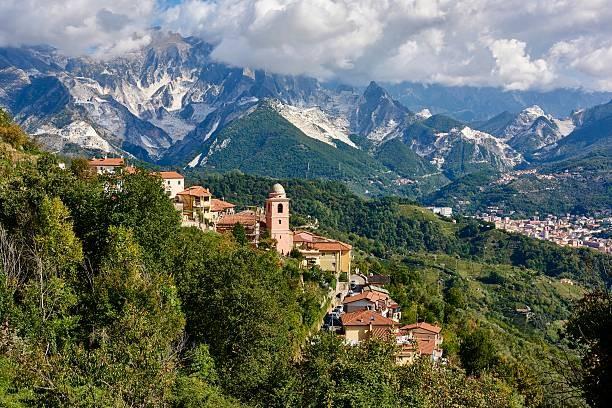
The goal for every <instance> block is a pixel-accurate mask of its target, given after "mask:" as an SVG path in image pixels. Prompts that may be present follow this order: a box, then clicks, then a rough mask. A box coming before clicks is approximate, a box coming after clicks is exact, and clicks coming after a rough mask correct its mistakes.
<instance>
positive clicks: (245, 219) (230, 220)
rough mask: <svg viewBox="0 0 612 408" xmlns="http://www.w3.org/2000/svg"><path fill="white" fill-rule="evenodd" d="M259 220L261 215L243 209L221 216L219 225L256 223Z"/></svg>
mask: <svg viewBox="0 0 612 408" xmlns="http://www.w3.org/2000/svg"><path fill="white" fill-rule="evenodd" d="M258 221H259V217H258V216H257V214H255V213H254V212H253V211H242V212H239V213H237V214H227V215H224V216H222V217H221V218H219V221H217V226H223V225H235V224H242V225H254V224H256V223H257V222H258Z"/></svg>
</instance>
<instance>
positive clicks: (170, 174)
mask: <svg viewBox="0 0 612 408" xmlns="http://www.w3.org/2000/svg"><path fill="white" fill-rule="evenodd" d="M155 174H157V175H158V176H160V177H161V178H162V179H164V180H169V179H175V180H176V179H184V178H185V177H183V175H182V174H181V173H177V172H176V171H160V172H157V173H155Z"/></svg>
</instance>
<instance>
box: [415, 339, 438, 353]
mask: <svg viewBox="0 0 612 408" xmlns="http://www.w3.org/2000/svg"><path fill="white" fill-rule="evenodd" d="M416 343H417V349H418V350H419V353H421V354H427V355H432V354H433V353H434V350H435V349H436V342H435V341H433V340H423V339H416Z"/></svg>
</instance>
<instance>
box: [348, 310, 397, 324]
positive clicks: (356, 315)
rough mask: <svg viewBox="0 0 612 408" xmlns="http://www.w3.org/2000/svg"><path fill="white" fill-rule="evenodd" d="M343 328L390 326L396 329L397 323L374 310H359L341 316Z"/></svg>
mask: <svg viewBox="0 0 612 408" xmlns="http://www.w3.org/2000/svg"><path fill="white" fill-rule="evenodd" d="M340 320H341V321H342V325H343V326H369V325H370V324H371V325H372V326H388V327H395V326H396V325H397V323H396V322H395V321H393V320H391V319H388V318H386V317H384V316H382V315H380V314H378V313H376V312H374V311H372V310H358V311H356V312H350V313H345V314H343V315H342V316H340Z"/></svg>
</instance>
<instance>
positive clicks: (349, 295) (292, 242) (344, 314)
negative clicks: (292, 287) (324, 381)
mask: <svg viewBox="0 0 612 408" xmlns="http://www.w3.org/2000/svg"><path fill="white" fill-rule="evenodd" d="M89 166H90V168H92V169H93V170H95V172H96V173H98V174H120V173H123V172H125V173H133V172H135V171H136V169H135V168H134V167H131V166H126V163H125V161H124V159H122V158H100V159H95V158H94V159H92V160H90V161H89ZM153 174H154V175H156V176H158V177H160V178H161V182H162V186H163V188H164V191H165V192H166V195H167V196H168V198H169V199H170V200H171V201H172V202H173V204H174V207H175V208H176V210H177V211H179V213H180V214H181V220H182V225H183V226H186V227H196V228H200V229H202V230H210V231H216V232H219V233H228V232H232V231H233V230H234V228H235V226H236V225H237V224H240V225H241V226H242V227H243V228H244V231H245V234H246V237H247V239H248V240H249V242H250V243H251V244H252V245H255V246H257V245H259V243H260V240H261V239H262V237H263V236H264V235H267V237H269V238H270V239H271V240H272V242H273V243H274V248H275V249H276V250H277V251H278V253H279V254H280V255H282V256H289V255H290V254H291V253H292V252H295V251H297V252H298V253H299V255H300V259H301V265H300V266H301V267H302V268H314V267H317V268H320V269H321V270H322V271H325V272H330V273H332V274H333V275H334V277H335V280H336V282H337V284H336V285H335V287H330V288H329V293H328V297H329V299H330V300H331V301H330V305H329V308H328V313H327V314H326V316H325V319H324V324H323V327H322V328H323V329H324V330H330V331H333V332H335V333H337V334H339V335H342V336H344V339H345V341H346V343H347V344H352V345H355V344H359V343H360V342H362V341H364V340H367V339H371V338H378V339H386V340H392V339H394V340H395V342H396V344H397V345H398V350H399V351H398V354H397V356H396V359H397V363H398V364H409V363H412V362H413V361H414V359H415V358H416V357H417V356H426V357H428V358H431V359H432V360H433V361H439V360H440V359H441V357H442V349H441V344H442V341H443V338H442V335H441V334H440V332H441V330H442V329H441V327H440V326H437V325H434V324H429V323H426V322H418V323H414V324H409V325H401V324H400V320H401V310H400V306H399V305H398V304H397V302H395V301H394V300H393V299H391V298H390V296H389V292H388V291H387V290H386V289H384V288H383V286H384V285H385V284H388V283H389V279H388V277H386V276H378V275H371V276H365V275H361V274H359V273H358V271H353V270H352V265H351V263H352V259H353V253H352V247H351V245H349V244H347V243H345V242H341V241H338V240H334V239H331V238H327V237H323V236H320V235H317V234H314V233H313V232H310V231H306V230H297V231H293V230H291V228H290V226H289V217H290V198H289V197H287V194H286V192H285V189H284V188H283V186H281V185H280V184H274V185H273V186H272V188H271V189H270V192H269V193H268V198H267V199H266V201H265V203H264V206H263V207H259V206H256V205H255V206H252V207H249V208H247V209H244V210H242V211H237V206H236V205H234V204H232V203H229V202H227V201H224V200H221V199H218V198H215V197H213V194H212V192H211V191H210V190H209V189H207V188H205V187H203V186H190V187H187V186H186V185H185V178H184V177H183V175H181V174H180V173H178V172H175V171H161V172H154V173H153ZM443 211H446V209H444V210H443ZM445 215H446V214H445ZM448 215H450V214H448ZM341 275H344V276H347V277H350V282H341V279H340V276H341Z"/></svg>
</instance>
